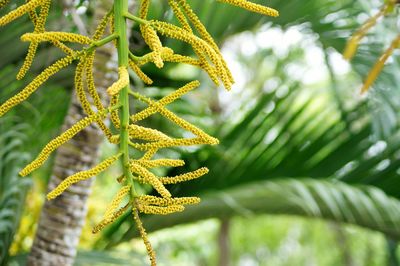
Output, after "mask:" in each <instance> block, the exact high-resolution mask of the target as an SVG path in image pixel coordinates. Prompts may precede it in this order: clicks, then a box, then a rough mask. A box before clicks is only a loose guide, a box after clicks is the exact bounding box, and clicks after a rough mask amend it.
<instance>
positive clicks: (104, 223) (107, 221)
mask: <svg viewBox="0 0 400 266" xmlns="http://www.w3.org/2000/svg"><path fill="white" fill-rule="evenodd" d="M130 205H131V203H130V202H129V203H128V204H126V205H125V206H124V207H122V208H120V209H119V210H117V211H116V212H114V213H113V214H112V215H111V216H110V217H108V219H103V220H102V221H101V222H100V223H98V224H97V225H96V226H95V227H94V228H93V230H92V233H93V234H97V233H98V232H100V231H101V230H103V228H104V227H106V226H107V225H109V224H111V223H112V222H114V221H115V220H117V219H118V217H120V216H121V215H122V214H124V213H125V212H126V211H127V210H128V209H129V207H130Z"/></svg>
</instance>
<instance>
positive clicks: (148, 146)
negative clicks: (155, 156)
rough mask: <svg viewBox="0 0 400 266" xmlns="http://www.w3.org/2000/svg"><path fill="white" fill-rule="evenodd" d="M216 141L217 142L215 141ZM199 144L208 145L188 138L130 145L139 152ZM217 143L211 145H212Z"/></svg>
mask: <svg viewBox="0 0 400 266" xmlns="http://www.w3.org/2000/svg"><path fill="white" fill-rule="evenodd" d="M216 141H218V140H217V139H216ZM201 144H210V143H209V142H208V141H207V140H205V139H202V138H199V137H197V138H190V139H171V140H166V141H157V142H153V143H131V146H132V147H133V148H135V149H138V150H140V151H150V150H154V149H155V150H158V149H162V148H170V147H179V146H193V145H201ZM214 144H218V143H212V145H214Z"/></svg>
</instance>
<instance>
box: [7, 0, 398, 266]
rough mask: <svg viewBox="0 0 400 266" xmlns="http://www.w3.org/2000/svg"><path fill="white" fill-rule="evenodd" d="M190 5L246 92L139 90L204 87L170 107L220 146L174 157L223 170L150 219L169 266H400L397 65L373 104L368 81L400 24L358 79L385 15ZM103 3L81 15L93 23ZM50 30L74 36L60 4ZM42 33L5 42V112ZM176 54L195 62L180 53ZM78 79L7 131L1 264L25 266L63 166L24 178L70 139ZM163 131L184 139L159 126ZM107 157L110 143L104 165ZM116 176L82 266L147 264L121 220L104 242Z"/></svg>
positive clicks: (171, 73) (301, 5) (187, 71)
mask: <svg viewBox="0 0 400 266" xmlns="http://www.w3.org/2000/svg"><path fill="white" fill-rule="evenodd" d="M191 2H192V4H193V6H194V7H195V8H196V9H197V13H198V14H201V16H200V17H201V19H202V21H204V22H205V24H206V25H207V26H208V29H209V30H210V32H211V34H212V35H213V36H214V37H215V38H216V40H218V42H219V43H220V44H221V45H222V47H223V53H224V54H225V56H226V57H227V59H228V63H229V64H230V66H231V67H232V70H233V72H234V76H235V78H236V80H237V84H236V85H235V87H234V89H233V91H232V92H229V93H228V92H225V91H223V90H221V89H218V88H215V87H214V86H213V84H212V83H211V82H209V81H208V80H207V78H206V76H205V75H204V74H202V73H199V72H197V71H196V70H194V69H192V68H189V67H183V66H178V67H176V66H172V65H171V66H170V67H169V68H168V71H166V72H163V73H160V72H158V71H157V69H155V68H154V69H153V68H150V67H149V68H148V69H146V71H147V72H148V73H150V76H151V77H152V78H153V80H155V81H156V84H155V86H154V87H151V88H145V87H144V86H143V84H140V83H137V84H136V86H135V89H137V90H141V91H146V93H147V94H151V95H153V96H156V97H162V96H163V95H165V94H167V93H168V92H169V91H171V90H172V89H173V88H175V87H176V86H178V85H181V84H183V83H185V82H186V81H187V80H190V79H192V78H193V77H197V76H198V75H201V76H203V77H204V82H203V87H202V88H201V89H200V90H199V91H197V92H196V93H193V94H190V95H188V96H187V97H186V98H184V100H182V101H180V102H177V103H174V104H172V105H171V106H170V107H171V108H172V109H173V110H174V111H175V112H176V113H179V114H181V115H183V116H185V117H186V118H188V120H190V121H193V122H195V124H198V125H199V126H201V127H202V128H204V129H207V130H208V132H210V133H213V134H214V135H215V136H217V137H218V138H219V139H220V140H221V144H220V145H219V146H218V147H211V148H209V147H207V148H204V147H202V148H201V149H200V148H199V149H186V150H184V152H181V151H180V152H178V151H176V150H170V151H168V152H169V153H171V154H170V155H172V157H183V158H184V159H185V160H186V161H188V162H190V163H188V164H187V166H186V169H185V171H187V170H190V169H194V168H196V167H198V166H200V165H207V166H208V167H209V168H210V170H211V171H210V174H208V175H207V176H206V177H203V178H201V179H199V180H197V181H193V182H190V183H188V184H184V185H179V186H178V185H176V186H174V187H173V188H172V191H173V192H174V193H175V195H193V194H196V195H200V196H201V197H202V199H203V201H202V203H201V204H200V205H198V206H193V207H190V208H188V209H187V211H185V212H184V213H180V214H174V215H171V216H169V217H158V216H151V217H150V216H148V217H144V219H143V220H144V223H145V224H146V225H147V228H148V230H150V231H154V233H152V234H150V237H151V240H152V242H153V243H154V244H155V248H156V251H157V252H158V256H159V260H160V265H227V264H224V263H229V262H230V263H231V265H274V266H280V265H324V266H325V265H346V266H347V265H399V262H398V254H397V253H398V249H397V241H398V240H399V238H400V201H399V198H400V178H399V175H400V153H399V152H398V147H399V146H400V142H399V141H400V127H399V119H398V117H399V116H398V110H399V109H398V108H399V105H400V93H399V92H400V90H398V84H400V82H399V75H397V73H398V71H399V70H400V65H399V60H398V57H397V54H395V56H393V58H392V60H391V61H390V62H389V63H388V64H387V65H386V67H385V69H384V72H383V73H382V75H381V76H380V78H379V79H378V81H377V82H376V84H375V85H374V88H373V90H372V91H371V92H370V93H369V94H368V95H367V96H360V95H359V93H358V92H359V88H360V86H361V84H362V78H363V77H365V76H366V74H367V73H368V71H369V69H370V68H371V66H372V65H373V63H374V62H375V61H376V60H377V58H378V57H379V55H380V54H381V53H382V51H383V50H384V48H385V47H386V46H387V45H388V43H389V42H390V41H391V40H392V39H393V37H394V36H396V35H397V34H398V29H397V24H398V14H397V12H395V13H393V14H392V15H390V16H388V17H387V18H385V20H384V21H382V22H381V23H380V24H379V25H378V26H377V27H376V28H375V29H374V30H373V31H372V32H371V34H370V36H369V37H368V38H367V39H366V41H365V42H363V43H362V45H361V47H360V51H359V53H358V54H357V56H356V58H355V60H354V61H353V63H352V64H351V65H349V64H348V63H346V62H344V61H343V60H342V58H341V52H342V50H343V48H344V45H345V42H346V40H347V39H348V38H349V36H351V34H352V32H354V31H355V30H356V29H357V28H358V27H359V26H360V25H361V24H362V23H363V22H364V21H365V20H366V19H367V18H368V17H369V16H370V15H371V14H374V12H376V10H377V8H378V7H379V6H380V5H381V4H382V3H381V1H364V0H358V1H350V0H339V1H337V0H336V1H334V0H309V1H299V0H292V1H277V0H271V1H269V3H268V4H269V5H270V6H272V7H274V8H276V9H278V10H279V11H280V13H281V16H280V17H279V18H277V19H271V18H264V17H262V16H258V15H255V14H250V13H248V12H246V11H244V10H240V9H236V8H234V7H230V6H226V5H223V4H220V3H217V2H216V1H214V0H203V1H195V0H193V1H191ZM255 2H257V1H255ZM258 2H261V1H258ZM94 5H95V3H94V2H92V1H90V2H89V1H77V3H76V8H77V11H78V14H80V17H81V19H83V20H84V21H85V22H87V23H88V22H90V21H91V19H92V14H93V6H94ZM166 8H167V5H166V3H165V1H162V0H160V1H159V4H156V5H154V6H153V9H152V12H153V13H154V14H153V15H154V16H163V17H165V19H168V18H170V17H171V14H170V11H168V10H167V9H166ZM51 24H52V26H51V27H52V28H53V29H57V28H63V29H65V28H67V29H68V28H70V29H71V30H73V31H74V30H75V31H77V27H76V26H75V24H74V22H73V20H72V18H71V14H70V13H69V12H68V10H67V9H66V8H65V6H62V4H59V6H57V7H55V8H54V13H53V16H52V17H51ZM29 27H30V25H29V23H28V20H27V19H26V18H25V20H24V19H20V20H18V23H14V24H13V25H10V26H7V27H5V28H2V29H0V49H1V51H2V58H1V60H0V88H1V90H0V101H1V102H3V101H4V100H5V99H6V98H7V97H8V96H10V95H11V94H12V92H13V91H15V90H18V89H19V88H20V87H21V86H22V85H23V82H19V81H15V78H14V77H15V74H16V71H17V69H18V66H20V65H21V62H22V60H23V57H24V53H25V50H26V47H25V44H22V43H21V42H19V40H18V38H19V36H20V35H21V34H22V33H23V32H25V31H27V30H29V29H30V28H29ZM134 30H135V29H134ZM136 36H137V35H136V34H135V32H134V31H133V33H132V39H133V40H134V41H135V47H133V49H136V50H138V51H141V50H143V49H144V48H143V47H144V44H143V41H142V40H141V39H139V38H137V37H136ZM170 46H172V47H173V49H174V50H175V51H177V52H179V53H186V54H187V53H190V51H189V50H188V48H187V47H185V46H182V45H180V44H178V43H171V44H170ZM43 48H45V47H43ZM39 56H40V57H41V58H42V59H41V60H37V61H36V62H37V63H36V65H35V66H34V68H35V69H37V70H39V69H41V68H42V67H43V66H45V65H48V62H51V61H52V58H54V56H56V52H55V51H53V50H49V49H41V54H40V55H39ZM31 75H34V74H31ZM27 80H29V78H28V79H27ZM72 80H73V77H72V72H70V71H68V70H65V71H62V72H61V73H59V74H58V75H57V76H56V77H55V78H53V79H52V80H51V81H50V82H49V83H47V85H46V86H45V87H43V89H41V90H39V92H38V93H37V94H36V95H35V96H33V97H32V98H31V100H30V101H29V102H28V103H25V104H24V105H22V106H20V107H18V108H17V109H15V110H14V111H13V112H12V113H11V114H9V115H7V117H5V118H4V119H2V120H0V147H1V149H0V261H1V262H2V263H3V264H4V265H7V263H9V264H14V265H18V264H23V261H24V259H25V254H26V253H27V252H28V251H29V247H30V245H31V244H32V239H33V233H34V230H35V225H36V223H37V219H38V215H39V211H40V206H41V205H42V203H43V201H44V193H45V190H46V184H47V180H48V177H49V173H50V170H51V167H52V165H51V163H48V164H47V165H46V168H45V169H43V170H41V171H39V172H38V173H36V174H35V175H34V176H33V177H32V178H29V179H21V178H19V177H17V172H18V170H19V169H20V167H21V165H23V163H25V162H26V161H28V159H29V158H32V157H33V156H34V155H35V154H36V153H37V152H38V150H39V149H40V148H41V147H42V146H43V145H44V144H45V143H46V142H47V140H48V139H49V138H50V137H51V136H54V135H56V134H57V132H59V130H60V126H61V124H62V122H63V118H64V116H65V113H66V109H67V108H68V102H69V99H70V95H71V91H72ZM152 124H153V126H154V127H157V128H163V129H165V130H166V131H168V130H172V129H169V125H168V124H164V123H163V122H162V121H161V120H160V121H159V120H157V119H154V120H153V121H152ZM110 149H111V148H110V147H109V146H107V145H105V144H104V145H103V147H102V156H104V157H106V156H107V154H110V153H111V152H112V151H111V150H110ZM171 174H175V173H171ZM110 176H112V175H108V174H107V175H102V176H99V177H98V178H97V179H96V182H95V187H94V188H93V192H92V196H91V198H90V203H89V213H88V217H87V223H86V225H85V229H84V233H83V235H82V238H81V242H80V250H81V252H80V253H79V254H78V257H77V261H76V265H89V264H90V265H142V264H145V263H146V257H145V250H144V248H143V247H142V246H141V242H140V241H139V240H137V239H136V238H135V237H136V236H137V232H136V231H135V229H134V227H133V224H132V221H131V220H130V219H121V220H119V221H118V222H117V223H116V224H114V225H112V226H110V227H108V228H107V230H106V231H104V233H103V234H101V235H99V236H93V235H92V234H91V230H90V228H91V227H92V226H93V224H94V223H95V221H98V220H99V217H100V215H101V214H102V213H103V211H104V208H105V204H106V202H108V201H109V199H110V198H111V197H112V195H113V194H114V192H116V190H117V187H114V186H113V185H112V184H114V183H115V182H114V180H111V179H110ZM105 187H107V188H108V189H106V190H105V189H104V188H105ZM8 250H9V252H8Z"/></svg>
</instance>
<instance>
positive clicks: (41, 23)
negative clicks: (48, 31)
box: [17, 0, 51, 80]
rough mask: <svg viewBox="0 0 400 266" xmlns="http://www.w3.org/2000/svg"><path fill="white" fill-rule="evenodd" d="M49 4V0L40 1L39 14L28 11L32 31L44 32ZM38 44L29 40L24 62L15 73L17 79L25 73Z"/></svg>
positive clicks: (21, 77)
mask: <svg viewBox="0 0 400 266" xmlns="http://www.w3.org/2000/svg"><path fill="white" fill-rule="evenodd" d="M50 4H51V2H50V1H49V0H45V1H43V2H42V5H41V9H40V15H39V16H37V15H36V11H35V10H30V11H29V16H30V17H31V20H32V21H33V23H34V25H35V30H34V33H41V32H44V30H45V24H46V20H47V16H48V14H49V10H50ZM38 46H39V43H38V42H31V44H30V45H29V49H28V54H27V55H26V57H25V60H24V63H23V65H22V67H21V69H20V70H19V72H18V74H17V79H18V80H21V79H23V77H24V76H25V75H26V73H27V72H28V70H29V68H30V67H31V65H32V62H33V59H34V57H35V54H36V50H37V48H38Z"/></svg>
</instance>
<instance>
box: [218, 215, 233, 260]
mask: <svg viewBox="0 0 400 266" xmlns="http://www.w3.org/2000/svg"><path fill="white" fill-rule="evenodd" d="M229 231H230V220H229V218H223V219H221V225H220V229H219V234H218V246H219V262H218V265H219V266H229V265H231V263H230V259H231V254H230V245H229V242H230V241H229Z"/></svg>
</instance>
